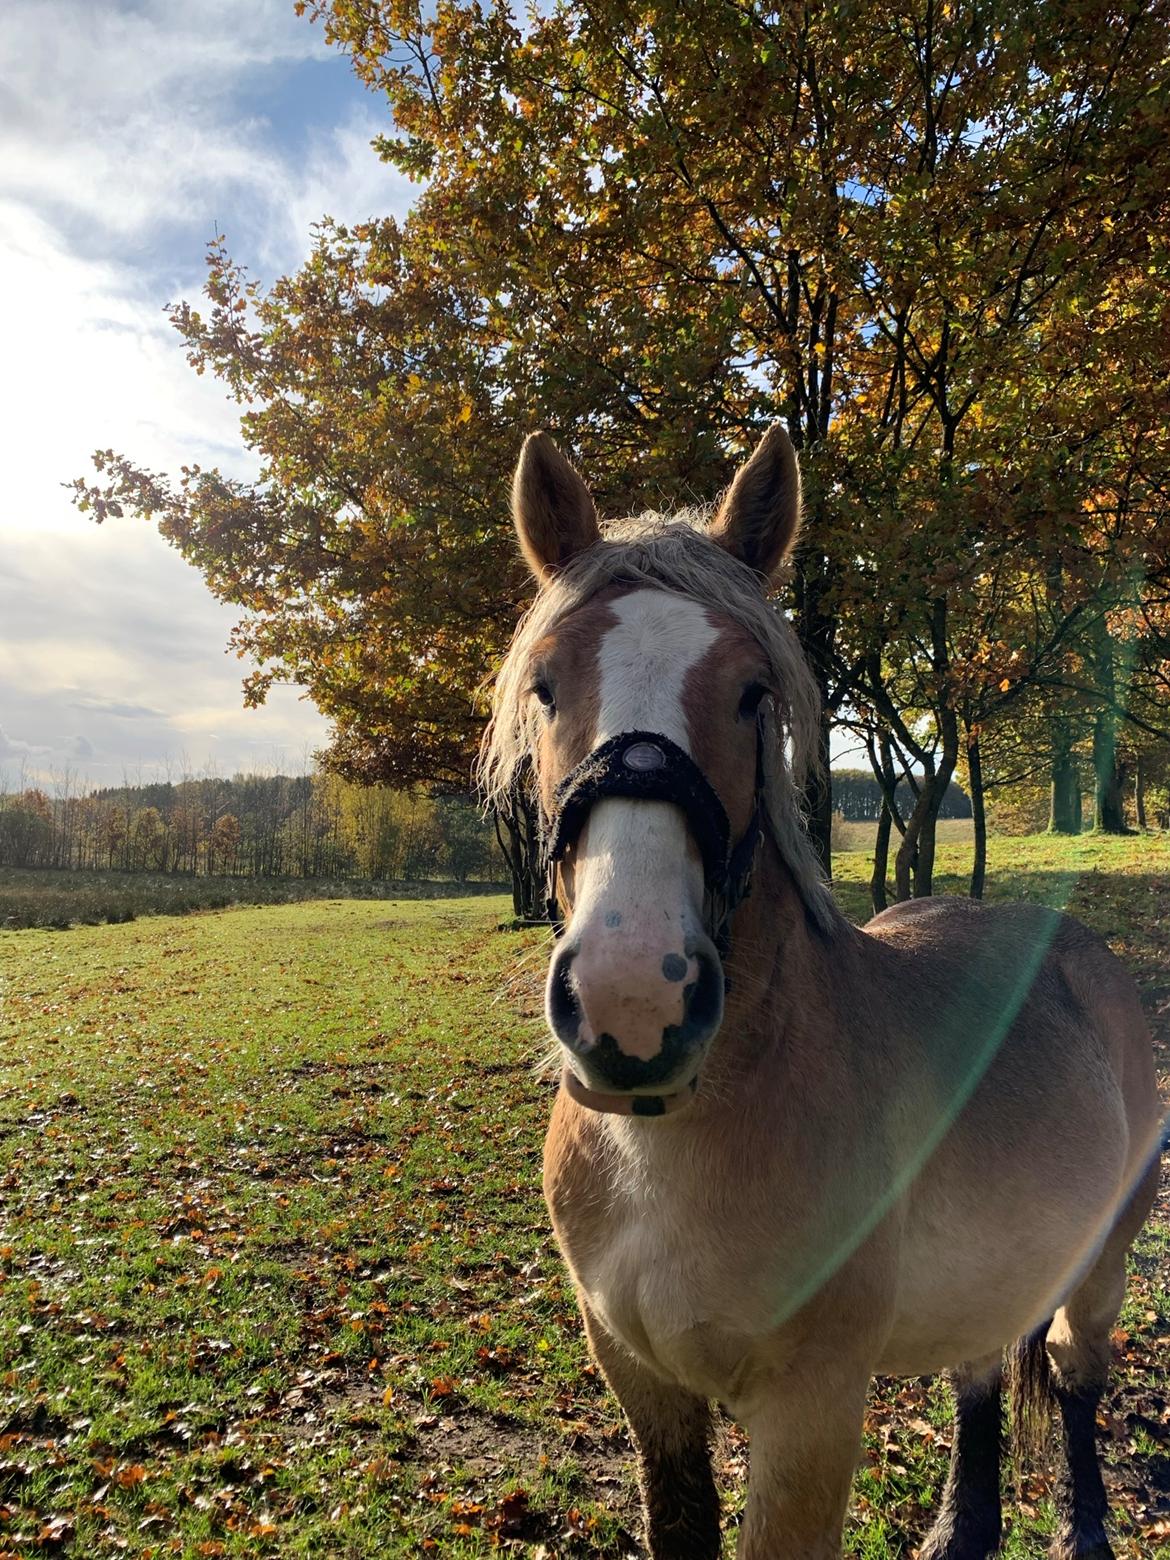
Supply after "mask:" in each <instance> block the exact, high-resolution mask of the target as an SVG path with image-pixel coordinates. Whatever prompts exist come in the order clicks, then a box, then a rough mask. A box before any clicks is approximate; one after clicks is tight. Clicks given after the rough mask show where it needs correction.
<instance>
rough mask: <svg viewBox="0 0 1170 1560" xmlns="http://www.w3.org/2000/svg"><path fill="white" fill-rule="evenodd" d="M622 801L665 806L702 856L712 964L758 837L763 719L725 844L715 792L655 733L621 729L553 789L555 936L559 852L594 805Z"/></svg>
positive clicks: (549, 874) (725, 940)
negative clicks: (734, 833)
mask: <svg viewBox="0 0 1170 1560" xmlns="http://www.w3.org/2000/svg"><path fill="white" fill-rule="evenodd" d="M613 797H625V798H627V799H629V800H631V801H640V802H672V803H673V804H674V806H676V807H679V808H681V809H682V811H683V812H684V813H685V814H686V819H687V825H688V827H689V828H690V831H691V835H692V836H693V838H694V841H695V844H696V845H697V846H698V847H699V853H700V855H701V856H702V858H703V877H704V882H705V885H706V899H707V905H706V911H707V923H708V930H709V931H710V934H711V939H712V941H713V942H714V944H715V947H716V949H717V950H718V953H719V956H720V958H726V957H727V953H728V949H729V947H730V942H731V917H732V915H733V913H734V912H735V910H736V907H737V906H738V905H740V904H741V903H742V902H743V900H744V899H746V898H747V896H748V893H749V891H750V889H751V881H752V870H753V868H754V866H755V860H756V851H757V849H758V848H759V844H760V841H761V840H762V839H763V835H764V720H763V715H762V713H761V714H758V715H757V716H756V779H755V794H754V797H753V803H752V815H751V817H750V819H749V820H748V826H747V828H746V829H745V830H744V832H743V834H742V835H741V836H740V838H739V840H737V841H736V843H735V845H732V844H731V825H730V823H729V822H728V818H727V811H726V809H725V808H724V806H723V803H722V802H721V801H720V800H719V797H718V795H717V794H716V791H715V788H714V787H713V786H712V784H711V782H710V781H709V780H708V779H707V777H706V775H705V774H704V773H703V771H702V770H701V769H700V768H699V766H698V764H696V763H695V761H694V759H693V758H692V757H691V756H690V754H689V753H686V752H684V751H683V749H682V748H680V747H679V746H678V744H677V743H675V742H672V741H671V740H670V738H669V737H664V736H663V735H662V734H661V732H657V731H621V732H619V733H618V734H617V736H615V737H610V738H609V739H608V740H607V741H605V742H603V743H601V745H600V746H599V747H595V748H594V749H593V751H592V753H590V754H588V755H587V756H586V757H585V758H583V759H582V760H581V762H580V763H579V764H578V765H577V767H576V768H575V769H572V770H570V771H569V773H568V774H567V775H566V776H565V778H564V779H563V780H562V781H561V783H560V784H559V785H558V786H557V788H556V793H555V797H554V803H555V805H554V810H553V814H552V816H551V818H549V819H548V820H547V822H546V825H545V831H544V841H543V854H544V870H545V880H546V884H547V894H548V918H549V920H550V921H551V922H552V924H553V928H554V930H555V931H556V934H557V936H558V937H559V936H560V934H561V932H562V931H563V929H564V927H563V923H562V919H561V912H560V906H559V904H558V902H557V889H556V872H557V867H558V865H559V864H560V862H561V861H562V860H563V858H564V855H565V852H566V851H567V850H568V849H569V847H570V846H572V845H575V844H576V843H577V840H578V839H579V838H580V835H581V830H582V829H583V828H584V826H585V820H586V818H587V817H588V816H589V812H590V809H591V808H592V807H593V806H594V804H595V803H597V802H600V801H602V800H604V799H606V798H613Z"/></svg>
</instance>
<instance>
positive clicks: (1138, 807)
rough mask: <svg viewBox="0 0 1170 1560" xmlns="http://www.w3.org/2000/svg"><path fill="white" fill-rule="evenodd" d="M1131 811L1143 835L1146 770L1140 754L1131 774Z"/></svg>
mask: <svg viewBox="0 0 1170 1560" xmlns="http://www.w3.org/2000/svg"><path fill="white" fill-rule="evenodd" d="M1133 810H1134V814H1135V815H1136V818H1137V826H1138V829H1139V831H1140V832H1141V833H1142V834H1144V833H1145V832H1146V768H1145V765H1144V764H1143V762H1142V755H1141V754H1140V753H1139V754H1138V756H1137V763H1136V764H1135V766H1134V772H1133Z"/></svg>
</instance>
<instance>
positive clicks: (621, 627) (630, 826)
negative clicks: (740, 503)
mask: <svg viewBox="0 0 1170 1560" xmlns="http://www.w3.org/2000/svg"><path fill="white" fill-rule="evenodd" d="M610 610H611V611H612V612H613V613H614V615H615V616H616V617H617V619H618V621H617V623H616V624H615V625H614V626H613V627H612V628H610V629H608V630H607V631H606V633H605V635H604V637H603V639H602V642H601V646H600V652H599V657H598V664H599V671H600V689H599V714H598V724H597V730H596V732H595V733H594V736H593V745H594V746H597V745H599V744H600V743H602V742H605V741H606V740H608V738H610V737H612V736H616V735H617V734H618V733H619V732H623V731H646V732H653V733H658V734H660V735H662V736H664V737H668V738H669V739H670V740H671V741H672V742H674V743H677V745H678V746H679V747H681V748H682V749H683V751H684V752H689V751H690V741H689V738H688V732H687V719H686V713H685V710H684V708H683V688H684V685H685V682H686V677H687V673H688V672H689V671H690V670H691V668H692V667H693V666H695V664H696V663H697V662H698V661H699V660H700V659H701V658H702V657H703V656H704V655H705V654H706V653H707V651H708V650H709V649H710V648H711V646H712V644H713V643H714V642H715V639H716V637H717V633H718V631H717V629H715V628H713V627H712V625H711V623H710V622H709V620H708V617H707V614H706V611H705V609H704V608H703V607H702V606H701V605H700V604H699V603H698V602H696V601H691V600H688V599H687V598H686V597H682V596H673V595H670V594H668V593H667V592H665V591H659V590H637V591H632V592H631V593H630V594H629V595H627V596H621V597H619V598H618V599H617V600H616V601H614V602H613V603H612V604H611V608H610ZM581 845H582V849H581V852H580V854H579V856H578V857H577V860H576V862H575V864H574V871H573V897H574V908H573V915H572V919H571V922H570V925H569V929H568V930H569V940H570V941H571V942H572V943H573V944H575V945H577V946H578V947H579V950H580V951H579V953H578V954H577V956H576V958H575V960H574V964H573V978H574V984H575V986H576V988H577V991H578V996H579V999H580V1001H581V1006H582V1008H583V1011H584V1013H585V1029H586V1032H587V1033H588V1031H589V1030H591V1029H593V1028H596V1029H597V1030H598V1031H604V1030H607V1029H609V1030H610V1031H611V1032H615V1033H616V1032H620V1033H622V1035H623V1041H624V1043H625V1044H626V1045H627V1046H628V1048H630V1049H637V1048H638V1042H639V1038H640V1037H641V1036H642V1035H644V1037H645V1046H646V1054H647V1055H653V1054H654V1053H655V1052H656V1051H657V1049H658V1046H659V1045H660V1043H661V1036H662V1029H663V1025H664V1024H666V1023H677V1022H678V1021H679V1020H680V1018H681V1017H682V1006H683V1001H684V998H683V988H684V986H685V985H686V984H688V983H689V981H690V980H691V979H693V978H694V970H695V966H694V963H693V961H691V960H689V958H688V962H689V963H690V965H691V969H690V971H689V973H688V976H687V978H686V979H685V980H683V981H676V982H666V981H664V977H663V973H662V963H663V959H664V958H665V957H666V956H667V955H668V954H674V955H683V956H686V953H685V950H686V949H687V948H688V946H691V945H693V943H694V940H695V939H696V938H699V937H702V936H703V869H702V865H701V863H700V862H699V860H698V858H697V854H696V853H695V851H694V850H693V848H688V836H687V825H686V820H685V818H684V816H683V814H682V812H681V811H680V810H679V809H678V808H677V807H674V806H672V805H671V804H670V803H669V802H644V801H631V800H626V799H624V798H607V799H604V800H602V801H600V802H598V803H597V804H596V805H595V806H594V807H593V809H592V811H591V812H590V814H589V819H588V823H587V825H586V828H585V830H584V832H583V835H582V840H581Z"/></svg>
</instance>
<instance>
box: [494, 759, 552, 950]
mask: <svg viewBox="0 0 1170 1560" xmlns="http://www.w3.org/2000/svg"><path fill="white" fill-rule="evenodd" d="M493 822H494V823H495V829H496V841H497V843H498V844H499V847H500V852H501V854H502V855H503V857H504V860H505V861H506V862H507V864H508V873H509V876H510V877H511V879H512V909H513V912H514V913H515V916H516V919H517V920H518V921H526V922H530V923H533V922H539V921H545V920H547V919H548V905H547V902H546V893H547V885H546V884H545V881H544V873H543V871H542V867H543V862H542V860H541V849H540V826H539V820H538V818H537V816H536V808H535V805H534V804H533V801H532V799H531V797H530V796H529V795H528V794H527V791H526V790H524V789H523V788H522V787H517V790H516V792H515V794H514V795H513V797H512V803H511V806H510V807H509V808H508V810H507V811H506V812H503V811H501V812H496V813H495V814H493Z"/></svg>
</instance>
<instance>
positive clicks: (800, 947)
mask: <svg viewBox="0 0 1170 1560" xmlns="http://www.w3.org/2000/svg"><path fill="white" fill-rule="evenodd" d="M848 937H849V929H848V928H847V927H845V926H844V924H843V925H842V928H841V933H840V939H845V940H847V939H848ZM835 940H838V939H836V938H835V936H834V934H831V933H826V932H824V931H822V930H820V929H819V928H818V927H817V926H816V925H815V924H814V923H813V920H812V918H811V917H810V915H809V913H808V910H807V908H806V906H805V903H804V900H803V899H802V898H801V895H800V891H799V890H798V888H797V886H796V883H795V881H794V879H793V876H792V874H791V872H790V871H789V869H788V867H787V866H786V865H785V863H784V861H783V860H782V859H781V857H780V853H779V851H778V850H777V849H776V847H775V845H774V844H773V843H772V841H771V840H769V841H767V842H766V843H765V845H764V847H763V850H762V851H761V855H760V861H759V864H758V867H757V870H756V879H755V883H754V886H753V888H752V892H751V894H750V895H749V896H748V898H747V899H746V900H745V901H744V903H743V904H742V905H741V906H740V907H739V909H738V910H737V911H736V914H735V919H734V921H733V924H732V929H731V952H730V954H729V956H728V959H727V964H726V969H727V976H728V980H729V982H730V988H729V991H728V1000H727V1016H726V1019H725V1020H724V1025H723V1030H722V1032H721V1034H720V1037H719V1039H718V1041H717V1042H716V1044H717V1046H724V1045H725V1046H726V1048H727V1050H728V1052H735V1051H739V1052H744V1053H750V1052H753V1051H755V1050H756V1049H758V1048H759V1046H760V1044H761V1042H766V1041H767V1040H769V1039H770V1038H772V1037H773V1036H775V1035H776V1034H777V1032H778V1031H780V1030H782V1029H783V1028H784V1027H785V1020H786V1016H787V1014H789V1013H792V1012H796V1013H799V1014H800V1016H801V1019H802V1021H803V1020H805V1019H809V1018H812V1017H813V1016H814V1015H815V1013H816V1012H817V1010H818V1009H819V1008H820V1007H822V1006H827V1005H828V1003H829V997H830V991H829V987H828V984H827V983H828V982H829V981H830V980H831V978H832V959H833V953H834V948H833V944H834V942H835ZM737 1059H740V1060H744V1061H746V1060H748V1055H747V1054H744V1055H743V1056H742V1057H741V1058H737ZM727 1060H728V1061H729V1062H730V1061H731V1060H732V1057H731V1055H728V1058H727Z"/></svg>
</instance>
